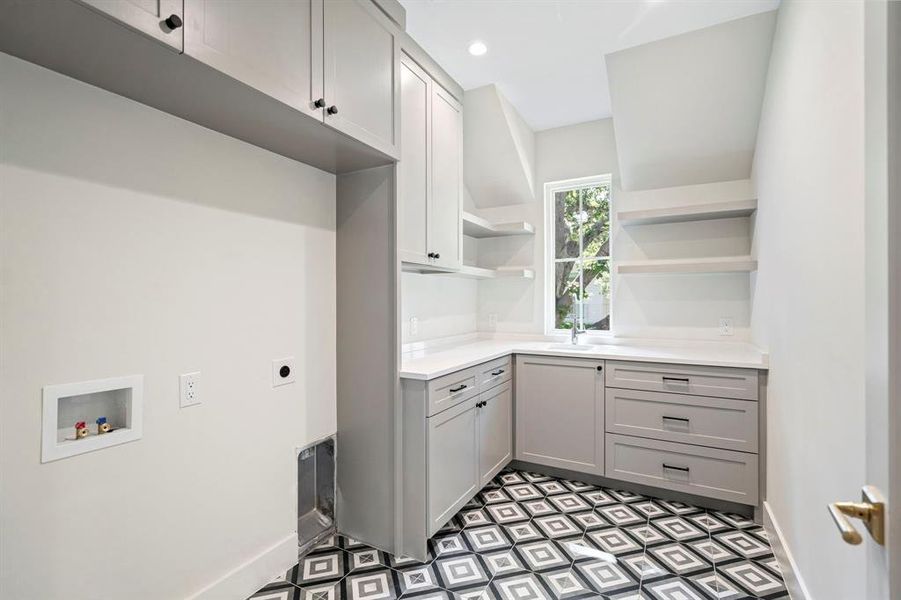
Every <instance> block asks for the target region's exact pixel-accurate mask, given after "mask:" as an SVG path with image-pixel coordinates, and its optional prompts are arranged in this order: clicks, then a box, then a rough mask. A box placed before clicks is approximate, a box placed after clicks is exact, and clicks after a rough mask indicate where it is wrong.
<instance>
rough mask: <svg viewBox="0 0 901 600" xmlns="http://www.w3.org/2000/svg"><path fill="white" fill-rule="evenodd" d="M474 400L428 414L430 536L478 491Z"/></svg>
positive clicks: (476, 424)
mask: <svg viewBox="0 0 901 600" xmlns="http://www.w3.org/2000/svg"><path fill="white" fill-rule="evenodd" d="M477 400H478V396H476V397H474V398H471V399H470V400H467V401H466V402H464V403H462V404H458V405H457V406H454V407H453V408H449V409H447V410H445V411H444V412H440V413H438V414H437V415H435V416H432V417H429V418H428V421H429V425H428V427H429V431H428V436H429V437H428V453H429V466H428V480H429V484H428V494H429V495H428V506H429V527H428V534H429V537H431V536H432V535H433V534H434V533H435V532H436V531H438V529H440V528H441V527H442V526H443V525H444V524H445V523H447V521H448V519H450V518H451V517H453V516H454V515H455V514H456V512H457V511H458V510H460V508H462V507H463V505H464V504H466V503H467V502H468V501H469V499H470V498H472V497H473V496H474V495H475V494H476V492H478V491H479V457H478V444H479V439H478V423H477V419H476V415H477V409H476V401H477Z"/></svg>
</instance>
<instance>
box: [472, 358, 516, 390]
mask: <svg viewBox="0 0 901 600" xmlns="http://www.w3.org/2000/svg"><path fill="white" fill-rule="evenodd" d="M476 370H477V371H478V373H479V391H480V392H484V391H487V390H490V389H491V388H493V387H494V386H496V385H500V384H502V383H505V382H507V381H510V380H511V379H513V360H512V358H511V357H509V356H505V357H503V358H498V359H497V360H492V361H489V362H486V363H483V364H481V365H478V366H477V367H476Z"/></svg>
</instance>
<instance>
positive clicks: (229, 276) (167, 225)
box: [0, 54, 335, 600]
mask: <svg viewBox="0 0 901 600" xmlns="http://www.w3.org/2000/svg"><path fill="white" fill-rule="evenodd" d="M334 202H335V179H334V177H333V176H332V175H329V174H327V173H324V172H321V171H318V170H316V169H313V168H311V167H307V166H305V165H302V164H299V163H296V162H294V161H291V160H288V159H286V158H283V157H280V156H276V155H274V154H271V153H269V152H266V151H263V150H260V149H258V148H254V147H251V146H249V145H247V144H244V143H242V142H239V141H237V140H234V139H231V138H228V137H225V136H223V135H220V134H218V133H214V132H212V131H209V130H207V129H204V128H202V127H199V126H196V125H192V124H190V123H187V122H185V121H182V120H179V119H176V118H174V117H171V116H167V115H165V114H162V113H160V112H157V111H155V110H152V109H149V108H147V107H144V106H141V105H139V104H136V103H134V102H131V101H129V100H126V99H124V98H121V97H117V96H114V95H112V94H109V93H106V92H103V91H100V90H98V89H96V88H92V87H90V86H87V85H85V84H82V83H78V82H75V81H73V80H71V79H67V78H64V77H62V76H60V75H57V74H54V73H51V72H50V71H46V70H43V69H40V68H38V67H35V66H32V65H29V64H27V63H24V62H21V61H19V60H16V59H13V58H10V57H8V56H6V55H3V54H0V289H2V297H0V323H2V328H3V334H2V337H0V356H2V362H0V386H2V394H0V412H2V422H3V424H4V425H3V429H4V431H3V434H2V436H0V469H2V481H3V489H2V496H0V589H2V590H3V593H2V595H3V597H4V598H10V599H11V600H12V599H32V598H41V599H42V600H53V599H57V598H60V599H63V598H76V597H87V596H90V597H93V598H103V599H106V598H126V597H127V598H134V599H147V600H160V599H161V598H167V599H168V598H173V599H174V598H183V597H186V596H188V595H190V594H191V593H194V592H196V591H198V590H200V589H202V588H204V587H205V586H207V585H208V584H210V583H212V582H214V581H216V580H217V579H219V578H220V577H222V576H223V575H225V574H226V573H228V572H229V571H230V570H232V569H234V568H236V567H239V566H240V565H241V564H242V563H244V562H245V561H248V560H251V559H253V558H254V557H255V556H256V555H258V554H260V553H262V552H264V551H265V550H266V549H267V548H270V547H272V546H273V545H275V544H277V543H279V542H284V541H285V540H287V542H286V543H287V546H286V549H287V550H286V554H285V555H284V556H283V557H281V560H282V561H283V560H290V558H291V553H292V552H293V551H294V549H293V543H292V540H291V536H292V534H293V531H294V529H295V527H296V524H295V510H296V508H295V506H296V490H295V481H296V462H295V447H296V446H299V445H303V444H305V443H307V442H309V441H312V440H314V439H316V438H319V437H321V436H324V435H327V434H330V433H332V432H334V430H335V344H334V337H335V207H334ZM290 355H293V356H294V357H296V367H297V371H298V372H297V383H296V384H294V385H288V386H284V387H280V388H277V389H273V388H272V386H271V360H272V359H275V358H280V357H284V356H290ZM190 371H200V372H201V373H202V375H201V378H202V379H201V384H200V388H201V395H202V399H203V404H202V405H200V406H195V407H191V408H188V409H184V410H180V409H179V408H178V375H179V374H180V373H185V372H190ZM133 373H141V374H143V375H144V382H145V387H144V437H143V439H142V440H140V441H136V442H133V443H129V444H125V445H122V446H116V447H113V448H109V449H105V450H100V451H97V452H93V453H90V454H85V455H80V456H76V457H73V458H68V459H64V460H60V461H57V462H53V463H48V464H41V463H40V447H41V444H40V432H41V423H40V417H41V387H42V386H43V385H46V384H54V383H64V382H73V381H82V380H88V379H95V378H101V377H109V376H114V375H125V374H133ZM267 568H269V569H272V567H271V566H269V567H267ZM274 574H275V573H274V572H272V571H271V570H270V571H268V572H266V573H258V574H256V577H259V578H261V579H260V580H259V581H252V580H250V581H244V586H245V587H251V586H253V585H258V584H260V583H262V582H263V581H265V580H266V579H267V578H271V576H273V575H274ZM241 591H242V592H250V591H252V590H251V589H243V588H242V590H241ZM233 592H234V597H239V596H240V593H239V592H238V591H237V590H233Z"/></svg>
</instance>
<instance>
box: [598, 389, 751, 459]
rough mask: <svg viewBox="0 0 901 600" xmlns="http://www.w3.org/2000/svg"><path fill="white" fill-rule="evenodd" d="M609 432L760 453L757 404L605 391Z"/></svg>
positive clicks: (635, 391) (698, 397)
mask: <svg viewBox="0 0 901 600" xmlns="http://www.w3.org/2000/svg"><path fill="white" fill-rule="evenodd" d="M606 410H607V420H606V422H607V432H608V433H619V434H623V435H634V436H638V437H646V438H652V439H655V440H665V441H670V442H683V443H686V444H697V445H699V446H708V447H711V448H723V449H725V450H737V451H739V452H757V403H756V402H749V401H747V400H731V399H727V398H708V397H705V396H686V395H684V394H665V393H663V392H644V391H639V390H620V389H614V388H610V389H608V390H607V409H606Z"/></svg>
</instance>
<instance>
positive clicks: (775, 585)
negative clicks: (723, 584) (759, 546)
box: [716, 560, 786, 598]
mask: <svg viewBox="0 0 901 600" xmlns="http://www.w3.org/2000/svg"><path fill="white" fill-rule="evenodd" d="M716 572H717V574H720V575H725V577H726V578H728V579H729V580H730V581H731V582H732V583H734V584H737V585H738V587H739V589H741V590H743V591H744V592H745V593H746V594H748V595H750V596H753V597H755V598H778V597H780V596H782V595H784V594H785V593H786V590H785V585H784V584H783V583H782V580H781V579H779V578H778V577H776V576H774V575H772V574H771V573H769V572H768V571H767V570H766V569H764V568H763V567H761V566H760V565H758V564H755V563H754V562H752V561H748V560H745V561H740V562H737V563H730V564H728V565H723V566H721V567H717V569H716Z"/></svg>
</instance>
